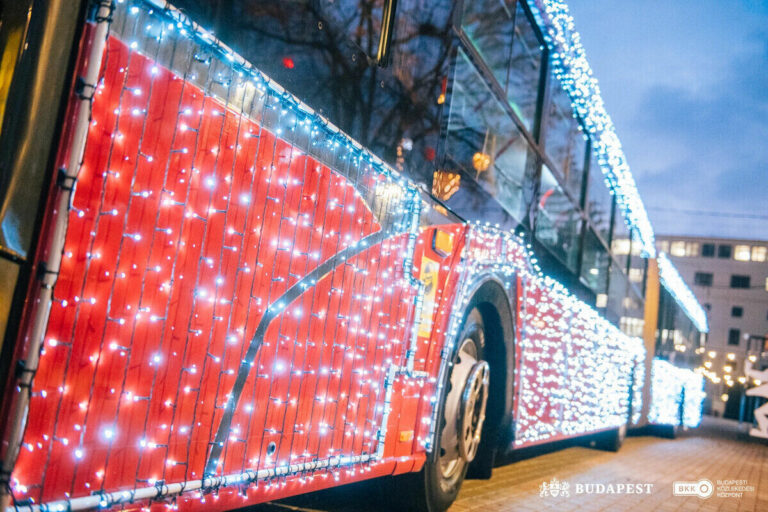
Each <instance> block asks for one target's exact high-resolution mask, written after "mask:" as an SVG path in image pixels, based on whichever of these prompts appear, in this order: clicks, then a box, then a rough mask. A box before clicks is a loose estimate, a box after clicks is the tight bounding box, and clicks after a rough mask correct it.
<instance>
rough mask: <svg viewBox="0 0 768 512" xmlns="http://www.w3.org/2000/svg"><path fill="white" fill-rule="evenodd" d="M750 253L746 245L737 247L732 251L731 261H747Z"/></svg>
mask: <svg viewBox="0 0 768 512" xmlns="http://www.w3.org/2000/svg"><path fill="white" fill-rule="evenodd" d="M750 252H751V251H750V247H749V246H748V245H737V246H736V247H735V248H734V250H733V259H735V260H736V261H749V257H750Z"/></svg>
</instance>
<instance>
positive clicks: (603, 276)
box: [581, 229, 610, 294]
mask: <svg viewBox="0 0 768 512" xmlns="http://www.w3.org/2000/svg"><path fill="white" fill-rule="evenodd" d="M609 262H610V256H609V254H608V249H606V248H605V246H604V245H603V243H602V242H601V241H600V240H599V239H598V238H597V236H595V233H594V232H593V231H592V230H591V229H588V230H587V232H586V236H585V237H584V254H583V255H582V260H581V278H582V280H583V281H584V282H585V283H586V284H587V286H589V288H590V289H591V290H592V291H593V292H595V293H596V294H600V293H605V292H606V289H605V287H606V284H607V282H608V264H609Z"/></svg>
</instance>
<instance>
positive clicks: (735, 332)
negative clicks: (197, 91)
mask: <svg viewBox="0 0 768 512" xmlns="http://www.w3.org/2000/svg"><path fill="white" fill-rule="evenodd" d="M734 338H735V339H736V343H733V340H734ZM740 345H741V329H737V328H735V327H731V328H730V329H728V346H729V347H738V346H740Z"/></svg>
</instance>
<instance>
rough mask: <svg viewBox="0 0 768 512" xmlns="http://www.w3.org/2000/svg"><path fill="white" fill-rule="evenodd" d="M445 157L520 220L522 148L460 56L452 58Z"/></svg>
mask: <svg viewBox="0 0 768 512" xmlns="http://www.w3.org/2000/svg"><path fill="white" fill-rule="evenodd" d="M446 153H447V155H448V157H449V159H450V160H452V163H454V164H456V165H457V166H459V168H460V169H462V170H463V171H464V172H465V173H466V174H468V175H469V176H471V177H472V178H474V179H475V180H476V181H477V182H479V183H480V184H481V185H482V187H483V188H484V189H485V190H486V191H488V193H490V194H491V195H492V196H494V197H496V199H497V200H498V201H499V202H500V203H501V205H502V206H503V207H504V208H505V209H506V210H507V211H508V212H509V213H510V214H511V215H513V216H514V217H515V218H516V219H518V220H520V219H522V217H523V212H524V200H523V195H524V194H523V186H524V183H525V181H526V180H525V176H526V163H527V162H528V160H529V156H528V155H529V151H528V143H527V142H526V140H525V138H524V137H523V136H522V135H521V134H520V132H519V131H518V130H517V128H516V127H515V124H514V122H512V119H511V118H510V116H509V114H508V113H507V111H506V110H505V109H504V108H503V106H502V105H501V104H500V103H499V101H498V100H497V99H496V97H495V95H494V94H493V93H492V92H491V89H490V88H489V87H488V86H487V85H486V84H485V82H484V81H483V80H482V78H481V77H480V75H479V74H478V72H477V70H476V69H475V67H474V66H473V65H472V64H471V63H470V62H469V60H468V59H467V56H466V55H465V54H464V53H463V52H459V55H458V57H457V64H456V75H455V80H454V83H453V92H452V98H451V113H450V119H449V122H448V137H447V140H446Z"/></svg>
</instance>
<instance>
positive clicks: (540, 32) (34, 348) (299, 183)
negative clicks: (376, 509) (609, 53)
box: [0, 0, 707, 511]
mask: <svg viewBox="0 0 768 512" xmlns="http://www.w3.org/2000/svg"><path fill="white" fill-rule="evenodd" d="M27 4H28V5H27ZM33 4H34V5H33ZM3 17H4V19H3V24H2V38H3V41H4V42H6V48H9V50H8V51H7V52H6V53H5V54H4V56H3V59H4V60H3V66H4V69H7V70H8V72H7V73H6V75H7V76H8V77H9V80H7V81H6V83H5V85H2V88H0V93H2V97H1V98H0V99H2V101H3V102H4V103H3V108H4V110H3V116H4V117H3V131H2V132H1V133H0V145H2V147H3V149H4V151H3V155H4V156H3V157H2V158H3V165H4V168H6V169H8V172H7V173H5V176H6V177H5V178H3V184H2V185H3V189H2V197H3V201H4V202H3V209H2V217H1V218H0V227H1V228H2V229H0V236H1V237H2V240H0V248H1V249H2V250H1V251H0V253H2V258H0V270H1V271H0V275H2V277H3V280H4V282H5V283H7V284H6V286H5V288H6V290H5V291H4V292H3V293H4V296H3V297H4V300H3V303H2V313H3V315H4V316H3V324H2V330H3V335H4V340H5V341H4V343H3V347H2V350H3V356H4V357H3V361H4V362H3V366H2V372H3V374H2V376H3V379H2V381H3V385H4V386H5V388H4V389H5V393H4V395H3V401H2V414H3V417H4V418H7V421H6V422H5V424H4V425H2V427H3V430H2V436H3V437H2V439H3V445H2V450H3V451H2V460H3V473H2V478H4V479H5V484H6V485H4V486H3V487H4V488H7V491H4V492H5V494H3V500H4V501H3V502H2V506H3V508H4V509H5V510H29V511H53V510H87V509H94V508H100V509H105V508H108V509H130V510H132V509H146V510H150V509H151V510H161V509H165V508H172V509H176V508H181V509H184V510H199V509H205V510H230V509H235V508H238V507H242V506H246V505H250V504H254V503H260V502H264V501H269V500H273V499H279V498H283V497H287V496H290V495H295V494H298V493H303V492H308V491H313V490H318V489H323V488H327V487H331V486H336V485H341V484H345V483H349V482H354V481H359V480H363V479H369V478H374V477H383V478H387V479H388V480H387V482H388V483H389V484H392V485H395V486H397V488H398V489H407V490H408V491H409V492H407V493H406V492H404V491H401V492H399V493H398V494H402V495H403V496H401V497H400V498H401V499H402V503H399V504H398V505H397V506H398V507H400V508H402V509H409V510H425V511H441V510H445V509H447V508H448V507H449V506H450V504H451V503H452V501H453V500H454V499H455V497H456V495H457V494H458V491H459V488H460V486H461V483H462V482H463V480H464V479H465V478H466V477H468V476H469V477H474V478H488V477H490V474H491V471H492V468H493V466H494V464H495V463H496V461H498V460H501V459H502V458H503V456H505V455H507V454H509V453H510V452H511V451H513V450H516V449H519V448H523V447H528V446H533V445H537V444H541V443H550V442H553V441H558V440H564V439H569V438H575V437H583V438H584V440H585V441H588V442H592V443H593V444H595V445H597V446H600V447H602V448H605V449H610V450H617V449H618V448H619V447H620V445H621V442H622V440H623V438H624V436H625V434H626V431H627V429H628V428H636V427H642V426H648V425H662V426H665V428H667V429H668V432H669V433H673V432H674V428H676V427H677V426H680V425H687V426H695V425H697V424H698V422H699V420H700V414H701V402H702V399H703V395H702V378H701V376H700V375H699V374H696V373H694V372H692V371H690V370H687V369H686V367H690V366H693V365H694V361H695V358H696V354H699V353H700V351H701V350H703V349H702V347H703V343H704V336H705V335H704V333H705V332H706V330H707V326H706V317H705V316H704V314H703V311H702V310H701V307H700V306H699V305H698V303H697V302H696V300H695V299H694V298H693V295H692V294H691V292H690V290H689V289H688V288H687V287H686V286H685V284H684V283H683V282H682V280H681V279H680V277H679V275H678V274H677V273H676V271H675V270H674V267H672V266H671V263H669V261H668V260H667V259H666V258H664V256H663V255H659V257H658V259H657V255H656V254H655V249H654V240H653V231H652V228H651V226H650V223H649V222H648V219H647V215H646V214H645V210H644V209H643V206H642V201H641V200H640V198H639V196H638V195H637V191H636V188H635V186H634V181H633V180H632V177H631V174H630V173H629V168H628V167H627V164H626V161H625V159H624V156H623V153H622V152H621V147H620V144H619V143H618V139H617V138H616V136H615V132H614V130H613V128H612V125H611V124H610V118H609V117H608V116H607V114H606V113H605V111H604V109H603V107H602V102H601V101H600V99H599V93H598V91H597V88H596V83H595V82H594V80H593V79H592V78H591V74H590V72H589V69H588V65H587V64H586V60H585V59H584V53H583V50H582V49H581V47H580V46H579V45H578V37H577V36H576V34H575V32H573V29H572V26H571V21H572V20H571V19H570V17H569V16H568V14H567V7H566V6H565V5H564V4H563V3H562V2H560V1H556V0H541V1H537V2H525V1H522V0H519V1H514V0H484V1H480V2H468V1H464V2H461V1H456V2H454V1H452V0H439V1H435V2H431V3H429V4H428V3H425V2H420V1H417V0H401V1H400V2H395V1H393V0H386V1H382V0H378V1H376V0H360V1H353V0H336V1H330V0H329V1H313V0H291V1H282V2H279V1H276V0H250V1H243V2H234V1H224V0H223V1H219V2H196V1H193V0H179V1H178V2H176V3H175V4H173V5H172V4H169V3H166V2H165V1H164V0H125V1H123V0H118V1H116V2H112V1H109V0H102V1H99V2H89V1H78V2H63V1H53V2H50V3H49V4H48V5H46V6H44V7H41V6H39V5H38V4H37V2H31V1H29V2H24V1H22V2H18V4H15V5H13V6H7V5H6V6H4V7H3ZM206 27H207V28H206ZM14 45H15V46H14ZM235 49H236V50H235ZM6 150H7V151H6ZM665 297H666V299H665ZM670 343H672V346H671V349H670V345H669V344H670ZM393 506H395V505H393Z"/></svg>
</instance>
